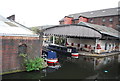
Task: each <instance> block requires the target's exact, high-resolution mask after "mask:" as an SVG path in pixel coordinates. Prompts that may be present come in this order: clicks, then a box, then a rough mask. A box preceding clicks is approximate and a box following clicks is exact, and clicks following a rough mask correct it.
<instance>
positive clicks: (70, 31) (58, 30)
mask: <svg viewBox="0 0 120 81" xmlns="http://www.w3.org/2000/svg"><path fill="white" fill-rule="evenodd" d="M44 34H46V35H47V34H48V35H58V36H59V35H60V36H71V37H72V36H73V37H89V38H101V37H102V35H101V34H100V33H99V32H98V31H95V30H93V29H91V28H88V27H84V26H82V25H58V26H54V27H51V28H48V29H46V30H45V31H44Z"/></svg>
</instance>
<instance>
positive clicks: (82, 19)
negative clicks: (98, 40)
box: [79, 17, 88, 22]
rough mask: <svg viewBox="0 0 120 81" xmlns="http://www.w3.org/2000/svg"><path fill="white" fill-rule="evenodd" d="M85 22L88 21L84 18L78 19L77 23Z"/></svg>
mask: <svg viewBox="0 0 120 81" xmlns="http://www.w3.org/2000/svg"><path fill="white" fill-rule="evenodd" d="M81 21H82V22H87V21H88V19H87V18H85V17H79V22H81Z"/></svg>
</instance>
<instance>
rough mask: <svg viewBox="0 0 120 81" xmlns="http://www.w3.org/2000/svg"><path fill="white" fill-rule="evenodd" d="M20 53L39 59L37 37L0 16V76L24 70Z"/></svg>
mask: <svg viewBox="0 0 120 81" xmlns="http://www.w3.org/2000/svg"><path fill="white" fill-rule="evenodd" d="M12 17H13V16H12ZM13 19H14V18H13ZM20 53H26V54H27V56H28V58H34V57H39V56H40V40H39V36H38V35H36V34H34V33H33V32H32V31H31V30H29V29H28V28H26V27H25V26H23V25H21V24H19V23H17V22H15V21H14V20H11V19H6V18H4V17H2V16H0V63H1V64H0V74H6V73H11V72H18V71H21V70H24V67H23V65H22V64H23V58H22V57H20V56H19V54H20Z"/></svg>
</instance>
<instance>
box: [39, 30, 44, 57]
mask: <svg viewBox="0 0 120 81" xmlns="http://www.w3.org/2000/svg"><path fill="white" fill-rule="evenodd" d="M43 31H44V30H43V29H41V31H40V32H39V41H40V55H39V57H41V55H42V49H43V47H42V45H43Z"/></svg>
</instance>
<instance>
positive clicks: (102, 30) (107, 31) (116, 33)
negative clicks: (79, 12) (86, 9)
mask: <svg viewBox="0 0 120 81" xmlns="http://www.w3.org/2000/svg"><path fill="white" fill-rule="evenodd" d="M78 24H79V25H85V26H88V27H91V28H93V29H95V30H97V31H99V32H100V33H101V34H106V35H110V36H113V37H117V38H120V32H119V31H117V30H115V29H113V28H110V27H106V26H101V25H96V24H91V23H87V22H80V23H78Z"/></svg>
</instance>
